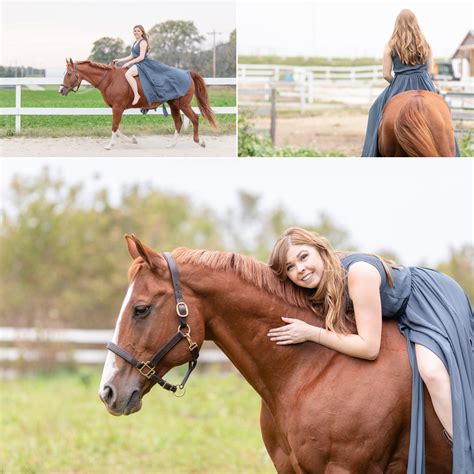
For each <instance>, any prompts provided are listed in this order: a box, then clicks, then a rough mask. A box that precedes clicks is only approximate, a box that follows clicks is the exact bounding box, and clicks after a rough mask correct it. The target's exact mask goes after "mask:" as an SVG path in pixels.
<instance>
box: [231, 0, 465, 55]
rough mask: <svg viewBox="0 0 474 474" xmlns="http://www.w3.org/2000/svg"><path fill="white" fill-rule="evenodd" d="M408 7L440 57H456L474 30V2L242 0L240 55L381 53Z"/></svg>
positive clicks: (240, 6) (239, 16)
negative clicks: (462, 44) (398, 17)
mask: <svg viewBox="0 0 474 474" xmlns="http://www.w3.org/2000/svg"><path fill="white" fill-rule="evenodd" d="M290 5H291V6H290ZM403 8H409V9H411V10H412V11H413V12H414V13H415V15H416V16H417V18H418V21H419V24H420V26H421V29H422V31H423V33H424V34H425V36H426V38H427V40H428V42H429V43H430V44H431V46H432V48H433V51H434V55H435V57H447V58H449V57H451V56H452V55H453V54H454V52H455V51H456V49H457V47H458V46H459V44H460V43H461V41H462V40H463V39H464V37H465V35H466V34H467V32H468V31H469V30H470V29H472V28H474V19H473V11H474V3H473V2H472V1H461V2H460V1H457V0H453V1H452V2H448V1H445V2H442V3H439V2H430V1H428V0H421V1H420V0H418V1H400V0H398V1H391V0H384V1H372V2H367V1H357V0H346V1H338V0H333V1H320V0H315V1H311V2H309V1H306V2H304V1H300V0H293V1H292V2H291V3H290V2H289V1H287V2H281V1H270V0H251V1H250V0H239V2H238V19H237V22H238V28H237V29H238V41H239V54H259V55H265V54H272V55H280V56H299V55H301V56H329V57H332V56H335V57H359V56H370V57H382V53H383V48H384V45H385V44H386V43H387V41H388V40H389V38H390V36H391V34H392V32H393V27H394V23H395V18H396V17H397V15H398V13H399V12H400V10H402V9H403Z"/></svg>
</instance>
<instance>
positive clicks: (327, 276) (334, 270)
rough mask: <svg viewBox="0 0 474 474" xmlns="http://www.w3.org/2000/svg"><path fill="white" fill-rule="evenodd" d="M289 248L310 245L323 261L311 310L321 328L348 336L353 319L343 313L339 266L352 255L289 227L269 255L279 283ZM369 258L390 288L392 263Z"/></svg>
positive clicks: (341, 269) (344, 303)
mask: <svg viewBox="0 0 474 474" xmlns="http://www.w3.org/2000/svg"><path fill="white" fill-rule="evenodd" d="M292 245H311V246H313V247H314V248H315V249H316V250H317V251H318V253H319V255H320V256H321V259H322V261H323V265H324V272H323V275H322V277H321V281H320V283H319V285H318V286H317V288H315V290H314V292H313V293H312V294H310V295H309V300H310V301H311V307H312V310H313V311H314V312H315V313H318V314H322V315H323V317H324V318H325V320H324V322H325V326H326V328H327V329H329V330H330V331H334V332H337V333H339V334H348V333H350V332H351V327H352V326H353V323H354V318H353V314H350V313H348V311H347V308H348V302H349V296H348V294H347V272H346V271H345V269H344V267H343V266H342V264H341V261H340V258H341V257H343V256H346V255H350V254H351V253H352V252H336V251H335V250H334V249H333V248H332V246H331V244H330V243H329V241H328V240H327V239H326V238H325V237H322V236H321V235H319V234H317V233H316V232H309V231H307V230H305V229H301V228H300V227H291V228H289V229H287V230H286V231H285V232H284V233H283V234H282V236H281V237H280V238H279V239H278V240H277V242H276V243H275V245H274V247H273V250H272V254H271V256H270V261H269V266H270V268H271V269H272V271H273V273H274V274H275V275H276V276H277V277H278V278H280V280H286V279H287V278H288V275H287V270H286V261H287V255H288V249H289V248H290V246H292ZM370 255H373V256H375V257H377V258H378V259H379V260H380V261H381V262H382V265H383V267H384V270H385V272H386V274H387V279H388V281H389V284H390V285H391V286H393V284H394V282H393V278H392V275H391V273H390V270H389V266H395V263H394V262H392V261H390V260H385V259H383V258H381V257H379V256H378V255H375V254H370Z"/></svg>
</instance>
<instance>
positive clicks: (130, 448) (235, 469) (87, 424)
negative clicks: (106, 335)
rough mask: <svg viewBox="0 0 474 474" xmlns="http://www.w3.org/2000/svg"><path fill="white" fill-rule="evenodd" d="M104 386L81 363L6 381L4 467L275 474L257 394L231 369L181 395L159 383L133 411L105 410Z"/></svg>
mask: <svg viewBox="0 0 474 474" xmlns="http://www.w3.org/2000/svg"><path fill="white" fill-rule="evenodd" d="M178 378H179V376H178V374H176V373H174V376H173V374H170V376H169V379H170V381H173V380H178ZM98 385H99V373H98V372H87V371H85V369H83V370H82V371H81V372H78V373H76V374H73V373H69V374H67V373H63V374H57V375H54V376H35V377H29V378H28V377H27V378H22V379H19V380H13V381H3V382H2V384H1V393H2V420H1V426H2V429H1V433H0V459H1V463H2V467H1V472H2V473H4V474H10V473H12V474H13V473H21V474H33V473H35V474H43V473H44V474H46V473H47V474H50V473H101V474H102V473H203V472H206V473H216V474H217V473H219V474H220V473H243V472H251V473H273V472H275V471H274V468H273V464H272V463H271V461H270V459H269V458H268V456H267V454H266V451H265V448H264V446H263V441H262V440H261V435H260V428H259V405H260V402H259V397H258V396H257V395H256V393H255V392H254V391H253V390H252V388H251V387H250V386H249V385H248V384H247V383H246V382H245V381H244V380H243V379H242V378H241V377H240V376H239V375H237V374H235V373H230V374H226V375H222V374H218V373H205V374H202V373H201V374H199V373H198V374H195V375H194V376H193V377H191V380H190V381H189V383H188V388H187V393H186V395H185V397H184V398H176V397H174V396H173V395H171V394H170V393H169V392H165V391H164V390H162V389H160V388H159V387H154V388H153V390H152V391H151V392H150V393H148V394H147V395H146V396H145V398H144V402H143V407H142V409H141V411H139V412H138V413H135V414H133V415H130V416H127V417H114V416H112V415H110V414H108V412H107V411H106V409H105V407H104V406H103V404H102V402H100V400H99V398H98V396H97V388H98Z"/></svg>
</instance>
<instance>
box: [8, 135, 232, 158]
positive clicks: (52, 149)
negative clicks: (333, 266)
mask: <svg viewBox="0 0 474 474" xmlns="http://www.w3.org/2000/svg"><path fill="white" fill-rule="evenodd" d="M201 138H203V139H204V140H205V142H206V147H205V148H202V147H200V146H198V145H196V144H195V143H194V142H193V140H192V138H191V137H189V136H184V137H181V138H180V139H179V141H178V144H177V145H176V147H175V148H166V147H167V146H169V144H170V143H171V135H170V136H160V135H155V136H138V137H137V140H138V144H136V145H134V144H131V143H126V142H122V141H120V140H118V141H117V144H116V146H115V147H114V148H113V149H112V150H110V151H108V150H105V149H104V147H105V145H107V143H108V142H109V140H108V139H106V138H96V137H93V138H90V137H63V138H24V137H19V138H15V137H13V138H4V139H2V140H1V142H0V150H1V153H0V154H1V156H5V157H14V156H47V157H50V156H64V157H76V156H93V157H96V156H97V157H108V158H113V157H122V156H137V157H138V156H154V157H202V158H204V157H235V156H236V153H237V152H236V136H235V135H222V136H218V137H217V136H202V137H201Z"/></svg>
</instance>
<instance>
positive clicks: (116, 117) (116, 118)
mask: <svg viewBox="0 0 474 474" xmlns="http://www.w3.org/2000/svg"><path fill="white" fill-rule="evenodd" d="M123 110H124V109H122V108H121V107H120V108H119V107H112V137H111V138H110V142H109V144H108V145H107V146H106V147H105V149H106V150H111V149H112V147H113V146H115V142H116V138H117V132H118V128H119V125H120V120H122V115H123Z"/></svg>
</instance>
